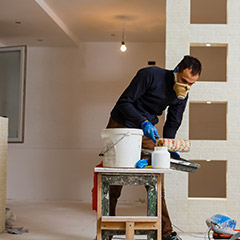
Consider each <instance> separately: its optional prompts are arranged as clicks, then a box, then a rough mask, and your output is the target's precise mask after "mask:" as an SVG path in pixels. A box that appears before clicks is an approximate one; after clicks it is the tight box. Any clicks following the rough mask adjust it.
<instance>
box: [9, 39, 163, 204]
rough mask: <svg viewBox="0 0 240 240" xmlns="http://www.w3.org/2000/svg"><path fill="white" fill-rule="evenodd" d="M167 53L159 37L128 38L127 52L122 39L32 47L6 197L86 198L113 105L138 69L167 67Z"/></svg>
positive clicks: (130, 194) (35, 198)
mask: <svg viewBox="0 0 240 240" xmlns="http://www.w3.org/2000/svg"><path fill="white" fill-rule="evenodd" d="M164 55H165V49H164V45H163V44H161V43H152V44H149V43H148V44H145V43H129V44H128V51H127V52H126V53H121V52H120V51H119V43H86V44H83V45H82V46H81V47H80V48H37V47H31V48H30V47H29V48H28V53H27V83H26V87H27V89H26V115H25V142H24V144H10V145H9V152H8V178H7V198H8V199H14V200H83V201H90V200H91V188H92V176H93V175H92V173H93V168H94V166H95V165H97V164H98V163H99V162H100V161H101V158H100V157H98V153H99V152H100V150H101V146H102V142H101V138H100V131H101V129H103V128H105V126H106V124H107V121H108V118H109V113H110V110H111V109H112V107H113V105H114V104H115V101H116V100H117V99H118V97H119V96H120V94H121V93H122V91H123V90H124V88H125V87H126V86H127V84H128V83H129V82H130V81H131V79H132V77H133V76H134V75H135V73H136V72H137V70H138V69H139V68H141V67H145V66H147V61H149V60H151V61H152V60H154V61H156V62H157V65H158V66H161V67H164V62H165V58H164ZM143 191H144V190H143ZM135 193H136V192H135ZM138 194H140V197H141V193H138ZM138 194H136V195H135V196H134V197H135V199H139V195H138ZM132 195H134V194H133V193H132V192H131V193H129V192H128V193H125V194H124V193H123V197H122V199H123V200H124V199H125V200H127V199H129V198H131V199H132V197H131V196H132Z"/></svg>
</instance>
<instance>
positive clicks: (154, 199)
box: [94, 168, 173, 240]
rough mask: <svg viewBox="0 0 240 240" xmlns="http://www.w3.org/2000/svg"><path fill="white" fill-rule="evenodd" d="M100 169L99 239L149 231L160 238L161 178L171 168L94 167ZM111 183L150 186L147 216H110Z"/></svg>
mask: <svg viewBox="0 0 240 240" xmlns="http://www.w3.org/2000/svg"><path fill="white" fill-rule="evenodd" d="M94 171H95V172H97V173H98V205H97V240H101V239H104V240H108V239H109V235H126V239H127V240H133V239H134V234H136V235H147V236H148V239H155V240H161V239H162V233H161V228H162V227H161V218H162V207H161V194H162V192H161V190H162V188H161V182H162V178H163V175H164V174H165V173H171V172H173V170H171V169H152V168H149V169H148V168H147V169H140V168H95V169H94ZM110 185H132V186H137V185H143V186H147V189H148V190H147V199H148V200H147V216H109V186H110Z"/></svg>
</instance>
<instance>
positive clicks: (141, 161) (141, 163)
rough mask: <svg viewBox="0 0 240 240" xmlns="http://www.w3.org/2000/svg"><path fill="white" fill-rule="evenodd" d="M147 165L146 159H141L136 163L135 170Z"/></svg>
mask: <svg viewBox="0 0 240 240" xmlns="http://www.w3.org/2000/svg"><path fill="white" fill-rule="evenodd" d="M147 165H148V158H145V159H144V158H143V159H140V160H139V161H137V163H136V168H145V167H146V166H147Z"/></svg>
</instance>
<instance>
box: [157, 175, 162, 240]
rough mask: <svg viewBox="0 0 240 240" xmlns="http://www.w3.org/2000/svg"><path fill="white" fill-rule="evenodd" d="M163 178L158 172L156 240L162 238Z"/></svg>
mask: <svg viewBox="0 0 240 240" xmlns="http://www.w3.org/2000/svg"><path fill="white" fill-rule="evenodd" d="M163 181H164V178H163V174H159V176H158V182H157V216H158V222H157V240H161V239H162V184H163Z"/></svg>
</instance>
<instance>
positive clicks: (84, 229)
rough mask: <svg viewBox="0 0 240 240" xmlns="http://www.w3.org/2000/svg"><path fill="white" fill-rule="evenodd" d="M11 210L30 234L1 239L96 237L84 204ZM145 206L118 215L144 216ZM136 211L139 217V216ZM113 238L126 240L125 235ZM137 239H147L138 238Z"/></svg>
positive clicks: (123, 208)
mask: <svg viewBox="0 0 240 240" xmlns="http://www.w3.org/2000/svg"><path fill="white" fill-rule="evenodd" d="M7 207H9V208H10V209H11V210H12V211H14V213H15V214H16V224H15V226H16V227H24V228H25V229H28V230H29V232H28V233H23V234H21V235H14V234H9V233H2V234H0V240H93V239H94V238H95V236H96V213H95V212H94V211H92V210H91V204H90V203H84V202H13V201H8V202H7ZM145 211H146V209H144V208H143V207H142V204H134V206H129V205H124V204H121V205H119V208H118V215H129V216H131V215H145V213H144V212H145ZM136 212H137V213H138V214H136ZM179 235H180V236H181V237H182V239H183V240H194V239H204V234H203V233H193V234H191V233H181V232H179ZM113 239H115V240H117V239H119V240H124V239H125V237H124V236H115V237H114V238H113ZM135 239H136V240H138V239H139V240H140V239H141V240H142V239H146V237H145V236H136V238H135Z"/></svg>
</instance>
